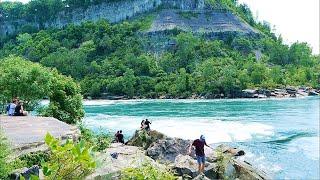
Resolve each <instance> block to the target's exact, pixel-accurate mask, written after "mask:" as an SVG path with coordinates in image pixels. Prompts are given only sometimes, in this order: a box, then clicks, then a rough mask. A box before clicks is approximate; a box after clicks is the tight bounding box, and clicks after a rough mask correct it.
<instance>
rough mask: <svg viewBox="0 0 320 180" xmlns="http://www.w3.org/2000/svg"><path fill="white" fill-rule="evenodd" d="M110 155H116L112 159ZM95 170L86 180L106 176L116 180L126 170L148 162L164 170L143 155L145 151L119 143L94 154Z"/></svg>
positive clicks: (162, 166)
mask: <svg viewBox="0 0 320 180" xmlns="http://www.w3.org/2000/svg"><path fill="white" fill-rule="evenodd" d="M111 154H117V157H116V158H114V157H112V156H111ZM96 159H97V160H98V162H97V169H96V170H95V172H94V173H93V174H92V175H90V176H88V177H87V179H104V178H107V177H106V175H108V174H112V176H111V177H108V178H109V179H118V178H117V177H118V176H119V172H120V171H121V170H124V169H126V168H129V167H130V168H137V167H141V166H143V165H144V163H145V162H149V163H151V164H152V165H154V166H155V167H159V168H164V165H160V164H158V163H157V162H155V161H154V160H153V159H151V158H150V157H148V156H146V155H145V151H144V150H143V149H142V148H140V147H136V146H126V145H123V144H121V143H113V144H111V146H110V148H108V149H106V150H105V151H104V152H101V153H98V154H96Z"/></svg>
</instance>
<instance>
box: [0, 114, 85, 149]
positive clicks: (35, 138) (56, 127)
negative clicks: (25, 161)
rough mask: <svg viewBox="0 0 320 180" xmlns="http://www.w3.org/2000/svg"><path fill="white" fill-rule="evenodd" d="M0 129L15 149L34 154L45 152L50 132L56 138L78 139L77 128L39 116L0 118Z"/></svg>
mask: <svg viewBox="0 0 320 180" xmlns="http://www.w3.org/2000/svg"><path fill="white" fill-rule="evenodd" d="M0 127H1V129H2V130H3V132H4V134H5V136H6V137H7V138H8V140H9V141H10V143H11V145H12V147H13V149H19V150H20V153H22V152H21V151H26V152H32V151H37V150H43V147H42V148H40V147H41V146H43V145H44V137H45V135H46V134H47V132H49V133H50V134H51V135H53V136H54V137H56V138H60V139H62V140H65V139H67V138H72V139H75V138H78V137H79V135H80V132H79V130H78V128H77V127H76V126H72V125H69V124H66V123H64V122H62V121H59V120H57V119H55V118H52V117H39V116H20V117H18V116H0Z"/></svg>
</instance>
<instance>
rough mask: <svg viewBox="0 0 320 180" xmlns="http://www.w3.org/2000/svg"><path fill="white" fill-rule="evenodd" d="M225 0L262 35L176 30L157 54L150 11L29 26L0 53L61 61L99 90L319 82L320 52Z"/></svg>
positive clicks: (208, 89)
mask: <svg viewBox="0 0 320 180" xmlns="http://www.w3.org/2000/svg"><path fill="white" fill-rule="evenodd" d="M36 1H37V2H41V1H40V0H36ZM36 1H35V2H36ZM31 2H33V1H31ZM48 2H49V1H48ZM221 2H231V4H229V5H228V7H230V9H233V10H234V11H235V13H237V14H238V15H239V16H240V17H241V18H242V19H243V20H245V21H247V22H248V23H249V24H250V25H252V26H253V27H255V28H256V29H258V30H259V31H260V32H261V34H262V35H261V37H260V38H259V39H257V38H250V37H244V36H236V35H229V36H228V37H227V38H225V40H224V41H222V40H209V39H206V38H204V37H201V36H199V35H197V36H196V35H193V34H191V33H188V32H179V31H177V32H175V33H172V34H170V38H171V39H172V41H174V42H175V45H174V46H173V47H172V48H170V49H168V50H166V51H165V52H163V53H160V54H154V53H151V52H148V51H147V50H146V45H147V44H148V43H147V40H148V39H147V38H148V36H143V35H141V34H143V33H140V32H141V31H143V30H145V29H146V28H148V27H149V26H150V24H151V21H152V16H148V17H145V18H142V19H138V20H134V21H130V22H122V23H118V24H109V23H108V22H106V21H104V20H101V21H99V22H96V23H92V22H86V23H83V24H81V25H79V26H76V25H69V26H67V27H65V28H63V29H47V30H41V31H39V32H36V33H30V32H29V33H26V32H23V33H20V34H18V35H16V36H13V37H6V38H5V40H2V43H1V44H0V45H1V49H0V57H1V58H5V57H7V56H9V55H10V54H15V55H18V56H23V57H24V58H26V59H28V60H30V61H34V62H40V63H41V64H42V65H44V66H47V67H52V68H57V70H58V71H59V72H61V73H63V74H65V75H70V76H71V77H73V78H74V79H76V80H77V81H78V82H79V83H80V85H81V87H82V93H83V94H85V95H89V96H92V97H100V96H101V95H102V94H108V95H125V96H128V97H134V96H138V97H144V98H157V97H160V96H167V97H172V98H178V97H179V98H184V97H190V96H192V95H216V94H218V95H220V94H224V96H228V97H238V95H239V93H240V92H241V90H243V89H246V88H254V87H261V88H275V87H284V86H312V87H314V88H319V72H320V61H319V56H314V55H312V53H311V48H310V47H309V46H308V45H307V44H306V43H300V42H296V43H294V44H292V45H291V46H288V45H285V44H284V43H283V42H282V39H281V37H276V36H275V35H274V34H273V33H272V32H271V30H270V28H269V26H268V25H266V24H262V23H257V22H255V21H254V20H253V18H252V15H251V12H250V10H249V9H248V8H247V7H246V6H243V5H241V6H240V5H237V4H236V2H235V1H232V0H229V1H227V0H226V1H222V0H221ZM221 2H218V3H220V4H221ZM212 3H217V1H212ZM29 4H30V3H29ZM2 6H3V4H2ZM49 7H50V5H49ZM257 52H261V54H260V53H257ZM257 54H258V55H259V58H256V56H257ZM211 97H212V96H211Z"/></svg>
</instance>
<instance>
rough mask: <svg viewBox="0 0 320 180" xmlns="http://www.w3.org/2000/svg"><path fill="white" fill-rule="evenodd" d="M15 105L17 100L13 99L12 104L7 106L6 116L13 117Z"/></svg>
mask: <svg viewBox="0 0 320 180" xmlns="http://www.w3.org/2000/svg"><path fill="white" fill-rule="evenodd" d="M17 104H18V100H17V99H13V100H12V103H10V104H8V106H7V112H8V116H13V115H14V111H15V109H16V106H17Z"/></svg>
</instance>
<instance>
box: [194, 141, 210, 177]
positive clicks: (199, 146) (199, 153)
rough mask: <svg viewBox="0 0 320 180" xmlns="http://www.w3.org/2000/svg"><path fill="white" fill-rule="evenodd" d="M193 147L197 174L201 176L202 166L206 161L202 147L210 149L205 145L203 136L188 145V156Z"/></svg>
mask: <svg viewBox="0 0 320 180" xmlns="http://www.w3.org/2000/svg"><path fill="white" fill-rule="evenodd" d="M193 146H194V147H195V149H196V157H197V162H198V171H199V174H203V172H204V164H205V161H206V157H205V154H204V146H207V147H209V148H211V147H210V146H208V145H207V143H206V139H205V137H204V135H201V136H200V139H196V140H194V141H193V142H192V143H191V144H190V147H189V155H190V154H191V151H192V147H193Z"/></svg>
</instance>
